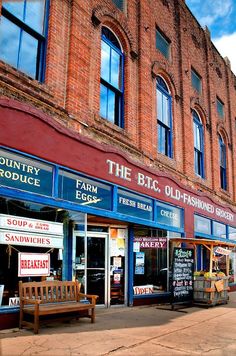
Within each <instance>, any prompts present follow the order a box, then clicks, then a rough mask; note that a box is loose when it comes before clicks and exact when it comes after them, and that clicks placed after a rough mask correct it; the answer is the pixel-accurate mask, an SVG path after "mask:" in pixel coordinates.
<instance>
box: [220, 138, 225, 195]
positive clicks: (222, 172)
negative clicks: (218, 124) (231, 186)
mask: <svg viewBox="0 0 236 356" xmlns="http://www.w3.org/2000/svg"><path fill="white" fill-rule="evenodd" d="M219 161H220V187H221V189H223V190H227V157H226V145H225V142H224V139H223V137H222V136H221V135H219Z"/></svg>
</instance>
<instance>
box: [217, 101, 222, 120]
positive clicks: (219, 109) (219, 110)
mask: <svg viewBox="0 0 236 356" xmlns="http://www.w3.org/2000/svg"><path fill="white" fill-rule="evenodd" d="M216 107H217V112H218V114H219V116H220V117H221V118H222V119H223V118H224V104H223V103H222V101H221V100H220V99H219V98H216Z"/></svg>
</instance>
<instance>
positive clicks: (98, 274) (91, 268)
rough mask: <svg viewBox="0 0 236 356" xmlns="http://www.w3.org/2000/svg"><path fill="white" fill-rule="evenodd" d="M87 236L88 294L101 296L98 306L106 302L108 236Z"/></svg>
mask: <svg viewBox="0 0 236 356" xmlns="http://www.w3.org/2000/svg"><path fill="white" fill-rule="evenodd" d="M106 235H107V234H105V236H96V235H94V234H92V235H90V234H89V235H88V236H87V268H86V270H87V273H86V275H87V293H88V294H96V295H98V296H99V298H98V301H97V303H98V304H107V300H106V290H107V287H106V241H107V239H106V237H107V236H106Z"/></svg>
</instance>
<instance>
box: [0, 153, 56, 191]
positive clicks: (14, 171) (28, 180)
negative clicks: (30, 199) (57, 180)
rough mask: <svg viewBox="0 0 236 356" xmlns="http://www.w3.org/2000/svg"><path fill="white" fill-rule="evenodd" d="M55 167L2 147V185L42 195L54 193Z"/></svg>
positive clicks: (0, 162) (0, 183)
mask: <svg viewBox="0 0 236 356" xmlns="http://www.w3.org/2000/svg"><path fill="white" fill-rule="evenodd" d="M52 182H53V168H52V166H50V165H49V164H45V163H41V162H39V161H36V160H33V159H28V158H26V157H24V156H21V155H19V154H15V153H12V152H8V151H5V150H1V149H0V185H3V186H7V187H11V188H16V189H20V190H24V191H27V192H31V193H37V194H41V195H47V196H51V195H52Z"/></svg>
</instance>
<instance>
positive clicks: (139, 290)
mask: <svg viewBox="0 0 236 356" xmlns="http://www.w3.org/2000/svg"><path fill="white" fill-rule="evenodd" d="M133 291H134V295H144V294H152V293H153V285H152V284H147V285H145V286H134V287H133Z"/></svg>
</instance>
